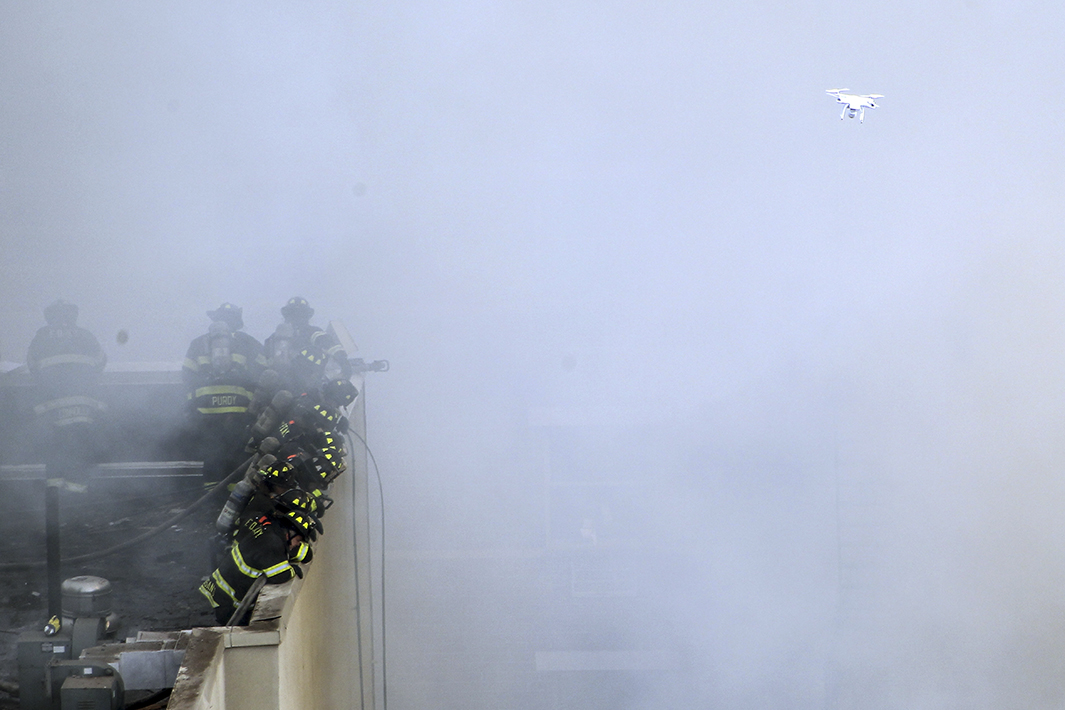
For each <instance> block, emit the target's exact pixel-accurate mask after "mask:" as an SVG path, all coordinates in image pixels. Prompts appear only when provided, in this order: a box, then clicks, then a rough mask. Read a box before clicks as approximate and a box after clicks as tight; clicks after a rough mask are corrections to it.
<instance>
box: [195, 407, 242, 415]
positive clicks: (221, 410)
mask: <svg viewBox="0 0 1065 710" xmlns="http://www.w3.org/2000/svg"><path fill="white" fill-rule="evenodd" d="M196 411H197V412H199V413H200V414H233V413H235V412H246V411H248V408H247V407H196Z"/></svg>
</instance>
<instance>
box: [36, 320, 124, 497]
mask: <svg viewBox="0 0 1065 710" xmlns="http://www.w3.org/2000/svg"><path fill="white" fill-rule="evenodd" d="M44 319H45V322H46V323H47V325H45V326H44V327H43V328H41V329H40V330H38V331H37V333H36V335H34V337H33V340H32V341H31V342H30V347H29V350H28V351H27V353H26V365H27V367H28V368H29V370H30V372H31V373H32V374H33V378H34V382H35V383H36V386H37V394H38V398H37V404H36V406H35V407H34V413H35V414H36V415H37V417H38V420H39V421H40V422H42V423H43V425H44V427H43V428H44V430H45V431H46V432H47V434H46V436H47V439H46V440H47V442H48V443H47V445H45V446H42V447H41V448H42V450H43V451H44V452H45V454H44V455H45V465H46V467H47V471H48V477H49V478H64V479H67V480H71V481H75V482H79V483H84V482H86V481H87V479H88V468H89V466H90V465H91V464H92V459H93V458H94V457H95V454H94V452H95V450H96V448H97V447H96V444H95V442H96V441H97V440H98V439H99V436H98V427H97V426H96V424H97V423H98V420H99V417H100V414H101V413H102V412H103V411H104V408H105V407H104V404H103V403H102V402H101V401H100V400H99V399H97V398H96V395H97V392H96V390H97V385H98V383H99V378H100V373H101V372H102V371H103V369H104V365H106V364H107V356H106V355H104V352H103V350H102V349H101V348H100V343H99V342H98V341H97V340H96V336H94V335H93V334H92V333H90V332H89V331H88V330H86V329H85V328H79V327H78V326H77V321H78V307H77V306H76V305H74V304H73V303H68V302H66V301H63V300H62V299H60V300H58V301H56V302H55V303H52V304H50V305H49V306H48V307H46V308H45V309H44Z"/></svg>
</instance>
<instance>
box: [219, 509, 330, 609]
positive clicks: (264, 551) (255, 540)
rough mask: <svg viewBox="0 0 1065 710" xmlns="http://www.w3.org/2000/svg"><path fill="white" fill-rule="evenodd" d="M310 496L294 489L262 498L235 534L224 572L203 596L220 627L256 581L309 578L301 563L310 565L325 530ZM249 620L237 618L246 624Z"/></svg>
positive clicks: (224, 560)
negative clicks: (312, 545)
mask: <svg viewBox="0 0 1065 710" xmlns="http://www.w3.org/2000/svg"><path fill="white" fill-rule="evenodd" d="M312 505H313V503H312V501H311V499H310V496H309V495H308V494H307V493H304V492H303V491H299V490H290V491H288V492H286V493H282V494H281V495H279V496H277V497H276V498H273V499H272V500H270V499H267V498H265V497H261V496H256V497H255V498H253V499H252V501H251V502H250V503H249V505H248V508H247V510H246V511H245V513H244V515H242V516H241V517H240V518H239V520H238V523H237V527H236V530H234V531H233V540H232V542H231V544H230V546H229V549H228V551H227V554H225V555H223V556H222V560H221V562H220V563H219V565H218V568H217V569H215V571H214V572H212V573H211V576H210V577H208V578H207V579H205V580H204V581H203V583H202V584H200V593H202V594H203V595H204V596H205V597H206V598H207V603H208V604H210V605H211V608H212V609H213V610H214V615H215V619H216V620H217V621H218V623H219V624H226V623H228V621H229V618H230V617H231V616H232V615H233V612H234V611H235V610H236V608H237V606H238V605H239V604H240V602H241V600H243V599H244V595H245V594H247V593H248V590H249V589H251V586H252V584H254V582H255V580H256V579H257V578H259V577H261V576H265V577H266V583H267V584H281V583H283V582H287V581H289V580H290V579H292V577H293V576H294V575H297V576H300V577H302V576H303V572H302V570H301V569H300V568H299V565H300V564H301V563H304V562H310V560H311V556H312V550H311V545H310V543H312V542H314V540H315V539H316V538H317V536H318V533H319V532H321V531H322V524H321V522H320V521H319V520H318V517H317V516H316V515H315V514H314V513H313V512H311V507H312ZM243 621H244V620H243V619H237V620H235V623H237V624H239V623H242V622H243Z"/></svg>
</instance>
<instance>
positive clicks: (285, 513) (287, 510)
mask: <svg viewBox="0 0 1065 710" xmlns="http://www.w3.org/2000/svg"><path fill="white" fill-rule="evenodd" d="M274 507H275V508H276V509H277V517H278V518H279V519H280V520H281V521H282V522H284V523H287V524H288V525H290V526H291V527H292V528H293V529H294V530H295V531H296V532H298V533H299V534H300V535H303V536H304V537H305V538H307V539H308V540H311V541H313V540H314V539H315V538H317V536H318V533H320V532H325V530H323V529H322V521H321V520H319V519H318V515H317V510H318V504H317V503H316V502H315V500H314V496H312V495H311V494H310V493H307V492H306V491H301V490H299V489H298V488H293V489H291V490H288V491H285V492H284V493H282V494H281V495H279V496H277V497H276V498H274Z"/></svg>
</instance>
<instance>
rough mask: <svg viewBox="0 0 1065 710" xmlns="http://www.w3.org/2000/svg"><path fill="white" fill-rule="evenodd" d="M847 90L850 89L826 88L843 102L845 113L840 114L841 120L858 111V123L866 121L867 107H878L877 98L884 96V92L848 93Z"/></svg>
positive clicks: (837, 99) (826, 90) (852, 115)
mask: <svg viewBox="0 0 1065 710" xmlns="http://www.w3.org/2000/svg"><path fill="white" fill-rule="evenodd" d="M845 91H850V89H825V92H826V93H828V94H830V95H832V96H835V97H836V101H838V102H840V103H841V104H843V113H841V114H840V115H839V120H841V121H842V120H843V118H844V117H846V116H850V117H851V118H854V114H856V113H857V114H858V123H865V109H867V108H876V99H882V98H884V95H883V94H846V93H844V92H845Z"/></svg>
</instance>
